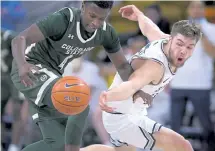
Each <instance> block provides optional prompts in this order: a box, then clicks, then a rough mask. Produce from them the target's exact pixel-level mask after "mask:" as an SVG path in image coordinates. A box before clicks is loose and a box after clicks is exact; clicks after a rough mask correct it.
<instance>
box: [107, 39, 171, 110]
mask: <svg viewBox="0 0 215 151" xmlns="http://www.w3.org/2000/svg"><path fill="white" fill-rule="evenodd" d="M166 42H167V40H166V39H161V40H158V41H154V42H152V43H149V44H147V45H146V46H145V47H144V48H142V49H141V50H140V51H139V52H137V53H136V54H135V55H134V56H132V58H131V60H130V62H132V60H134V59H137V58H140V59H152V60H154V61H156V62H158V63H160V64H162V65H163V67H164V69H165V71H164V75H163V78H162V79H161V81H160V82H159V84H157V85H154V84H149V85H146V86H144V87H143V88H142V89H141V90H142V91H144V92H146V93H148V94H150V95H152V97H153V98H154V97H155V96H156V95H157V94H158V93H160V92H161V91H162V90H163V89H164V88H165V86H166V85H167V84H168V83H169V82H170V81H171V79H172V78H173V76H174V73H172V72H171V70H170V68H169V63H168V60H167V57H166V55H165V54H164V51H163V44H164V43H166ZM143 74H144V73H143ZM122 82H123V81H122V79H121V78H120V76H119V74H118V73H117V74H116V75H115V78H114V80H113V83H112V85H111V86H110V89H111V88H113V87H115V86H118V85H119V84H120V83H122ZM108 106H112V107H114V108H116V110H115V111H116V112H120V113H131V112H132V113H133V111H134V110H135V112H136V111H137V110H142V111H143V110H144V109H146V106H145V105H143V102H142V101H141V100H140V101H137V102H135V103H133V100H132V96H131V97H130V98H129V99H128V100H123V101H116V102H108ZM145 112H146V111H145Z"/></svg>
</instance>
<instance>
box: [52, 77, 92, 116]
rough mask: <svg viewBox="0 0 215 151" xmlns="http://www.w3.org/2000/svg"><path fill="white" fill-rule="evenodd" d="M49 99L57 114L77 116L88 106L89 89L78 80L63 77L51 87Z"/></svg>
mask: <svg viewBox="0 0 215 151" xmlns="http://www.w3.org/2000/svg"><path fill="white" fill-rule="evenodd" d="M51 98H52V102H53V105H54V106H55V108H56V109H57V110H58V111H59V112H61V113H63V114H66V115H75V114H79V113H81V112H82V111H84V110H85V109H86V107H87V106H88V104H89V100H90V88H89V86H88V85H87V84H86V83H85V82H84V81H83V80H81V79H80V78H77V77H73V76H67V77H63V78H61V79H59V80H58V81H57V82H56V83H55V85H54V86H53V88H52V94H51Z"/></svg>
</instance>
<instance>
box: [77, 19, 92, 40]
mask: <svg viewBox="0 0 215 151" xmlns="http://www.w3.org/2000/svg"><path fill="white" fill-rule="evenodd" d="M80 32H81V35H82V37H83V38H84V39H85V40H86V39H88V38H90V37H91V36H92V35H93V34H94V33H89V32H87V31H86V30H85V28H84V26H83V24H82V18H81V20H80Z"/></svg>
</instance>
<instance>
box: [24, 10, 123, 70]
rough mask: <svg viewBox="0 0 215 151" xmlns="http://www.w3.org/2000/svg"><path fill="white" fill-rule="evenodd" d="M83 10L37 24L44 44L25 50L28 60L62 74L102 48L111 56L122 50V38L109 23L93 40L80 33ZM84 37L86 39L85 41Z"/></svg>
mask: <svg viewBox="0 0 215 151" xmlns="http://www.w3.org/2000/svg"><path fill="white" fill-rule="evenodd" d="M80 14H81V11H80V9H76V8H63V9H61V10H59V11H57V12H55V13H54V14H51V15H49V16H48V17H46V18H44V19H43V20H40V21H38V22H37V26H38V27H39V28H40V30H41V31H42V33H43V35H44V36H45V40H43V41H40V42H38V43H36V44H33V45H32V46H31V47H29V48H28V49H27V50H26V53H27V54H26V58H27V60H32V61H35V62H36V63H38V64H39V63H42V64H45V65H47V66H50V67H51V68H53V69H55V70H57V71H58V72H59V73H61V74H62V73H63V70H64V68H65V66H66V65H67V64H68V63H69V62H70V61H72V60H73V59H74V58H77V57H81V56H82V55H83V54H85V53H87V52H90V51H92V50H93V49H94V48H95V47H97V46H100V45H103V46H104V48H105V50H106V51H107V52H109V53H114V52H117V51H118V50H119V49H120V42H119V38H118V36H117V34H116V32H115V30H114V29H113V27H112V26H111V25H109V24H107V23H106V22H104V24H103V26H102V27H101V28H99V29H97V30H96V31H95V32H94V33H93V34H92V35H91V36H88V37H87V35H86V34H83V32H82V33H81V23H80V19H81V18H80ZM84 37H85V38H84Z"/></svg>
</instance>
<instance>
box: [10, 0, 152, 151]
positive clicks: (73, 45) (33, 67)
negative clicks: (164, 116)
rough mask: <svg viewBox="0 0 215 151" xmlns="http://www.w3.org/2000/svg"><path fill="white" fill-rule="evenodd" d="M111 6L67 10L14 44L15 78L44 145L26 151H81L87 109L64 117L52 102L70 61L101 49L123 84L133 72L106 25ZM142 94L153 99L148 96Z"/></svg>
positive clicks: (90, 4)
mask: <svg viewBox="0 0 215 151" xmlns="http://www.w3.org/2000/svg"><path fill="white" fill-rule="evenodd" d="M112 5H113V1H83V3H82V8H81V10H80V9H75V8H63V9H61V10H59V11H57V12H55V13H54V14H52V15H49V16H48V17H46V18H44V19H43V20H40V21H38V22H37V23H35V24H33V25H31V26H30V27H29V28H27V29H26V30H24V31H23V32H21V33H20V34H19V35H18V36H17V37H16V38H14V39H13V41H12V52H13V56H14V61H13V67H12V71H11V78H12V81H13V83H14V85H15V87H16V88H17V89H18V90H20V91H21V92H22V93H23V94H24V95H25V97H26V98H28V100H30V101H29V104H30V113H31V115H32V118H33V120H34V121H35V122H36V123H37V124H38V125H39V127H40V130H41V132H42V135H43V140H41V141H39V142H36V143H34V144H31V145H29V146H27V147H26V148H24V149H23V151H59V150H64V149H65V150H66V151H78V150H79V148H80V143H81V138H82V134H83V129H84V125H85V120H86V117H87V115H88V112H89V107H88V108H87V109H86V110H85V111H83V112H82V113H80V114H78V115H75V116H66V115H63V114H61V113H59V112H58V111H57V110H56V109H55V108H54V106H53V104H52V101H51V97H50V95H51V93H50V92H51V90H52V87H53V85H54V84H55V83H56V81H57V80H58V79H59V78H61V77H62V76H61V75H62V73H63V71H64V68H65V66H66V65H67V64H68V63H69V62H70V61H71V60H73V59H74V58H78V57H81V56H82V55H83V54H84V53H86V52H90V51H92V50H93V48H95V47H96V46H100V45H102V46H103V47H104V48H105V50H106V52H107V53H108V55H109V57H110V59H111V60H112V62H113V63H114V65H115V67H116V69H117V70H118V72H119V74H120V75H121V77H122V79H123V80H128V78H129V76H130V75H131V73H132V72H133V70H132V68H131V66H130V65H129V63H128V62H127V60H126V58H125V57H124V55H123V52H122V51H121V47H120V42H119V38H118V36H117V34H116V32H115V30H114V29H113V27H112V26H111V25H109V24H108V23H106V22H105V19H106V18H107V16H108V15H109V13H110V10H111V8H112ZM27 46H29V47H28V48H27ZM26 48H27V49H26ZM89 74H90V73H89ZM138 93H139V94H140V96H141V98H144V99H147V100H151V97H150V96H149V95H148V94H144V93H143V92H142V91H139V92H138Z"/></svg>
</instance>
